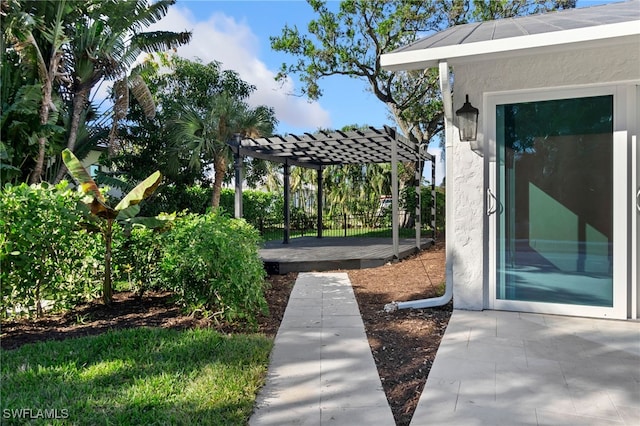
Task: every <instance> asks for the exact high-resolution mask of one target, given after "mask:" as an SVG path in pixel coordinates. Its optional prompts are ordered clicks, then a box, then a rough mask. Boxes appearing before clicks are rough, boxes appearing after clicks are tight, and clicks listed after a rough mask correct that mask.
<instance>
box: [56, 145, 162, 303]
mask: <svg viewBox="0 0 640 426" xmlns="http://www.w3.org/2000/svg"><path fill="white" fill-rule="evenodd" d="M62 159H63V161H64V163H65V164H66V166H67V168H68V169H69V173H70V174H71V176H72V177H73V178H74V179H75V180H76V181H77V182H78V184H79V187H80V190H81V192H82V193H84V194H85V195H86V197H85V198H84V200H83V202H84V203H85V205H86V206H87V207H88V212H89V213H90V216H88V217H87V220H88V221H87V222H86V223H85V226H87V228H88V229H91V230H94V231H98V232H100V234H101V235H102V238H103V240H104V244H105V254H104V281H103V286H102V298H103V301H104V303H105V304H107V305H108V304H110V303H111V298H112V292H113V290H112V284H111V254H112V245H113V232H114V229H113V225H114V223H115V222H117V223H120V224H122V225H123V226H124V227H125V229H126V228H130V227H132V226H133V225H135V224H138V225H142V226H146V227H149V228H162V227H164V226H166V225H167V223H168V222H169V221H170V220H171V219H172V217H169V216H158V217H155V218H150V217H136V215H137V214H138V213H139V212H140V206H139V203H140V202H141V201H143V200H144V199H146V198H148V197H149V196H151V194H153V192H154V191H155V190H156V188H157V187H158V186H159V185H160V182H161V181H162V175H161V174H160V172H158V171H156V172H155V173H153V174H152V175H151V176H149V177H148V178H147V179H145V180H144V181H142V182H140V183H139V184H138V185H137V186H136V187H135V188H133V190H131V192H129V193H128V194H127V195H125V197H124V198H123V199H122V200H120V202H119V203H118V204H117V205H116V206H115V207H110V206H109V205H107V202H106V199H105V197H104V195H103V194H102V192H101V191H100V189H99V188H98V186H97V185H96V183H95V182H94V180H93V179H92V178H91V176H90V175H89V173H88V172H87V170H86V169H85V168H84V167H83V166H82V163H80V160H78V158H77V157H76V156H75V155H73V153H72V152H71V151H69V150H68V149H65V150H64V151H62Z"/></svg>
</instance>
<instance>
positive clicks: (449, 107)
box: [384, 60, 454, 312]
mask: <svg viewBox="0 0 640 426" xmlns="http://www.w3.org/2000/svg"><path fill="white" fill-rule="evenodd" d="M438 66H439V71H440V93H442V103H443V106H444V132H445V156H446V157H445V159H446V170H447V174H448V175H450V179H447V187H449V189H450V188H451V185H452V184H453V181H454V179H453V173H452V164H453V152H452V151H453V150H452V148H453V104H452V100H451V83H450V81H449V65H448V64H447V61H445V60H442V61H440V63H439V64H438ZM447 192H449V193H452V192H451V191H447ZM453 211H454V209H453V197H447V207H446V223H447V224H449V226H448V227H447V243H446V258H447V259H446V262H447V263H446V275H447V280H446V284H445V290H444V294H443V295H442V296H439V297H432V298H429V299H418V300H410V301H408V302H391V303H387V304H386V305H384V310H385V311H386V312H395V311H397V310H398V309H410V308H432V307H435V306H443V305H446V304H447V303H449V302H450V301H451V298H452V297H453V273H452V265H451V262H452V261H453V256H452V243H450V242H449V241H453Z"/></svg>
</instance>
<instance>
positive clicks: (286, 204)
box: [282, 163, 291, 244]
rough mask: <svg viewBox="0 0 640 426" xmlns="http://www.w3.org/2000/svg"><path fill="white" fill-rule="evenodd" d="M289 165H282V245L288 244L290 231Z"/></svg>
mask: <svg viewBox="0 0 640 426" xmlns="http://www.w3.org/2000/svg"><path fill="white" fill-rule="evenodd" d="M289 167H290V166H289V164H288V163H284V173H283V174H284V230H283V231H284V232H283V234H284V239H283V241H282V243H283V244H289V233H290V230H291V223H290V222H291V206H290V205H289V198H290V196H289V189H290V188H289V187H290V182H289V180H290V178H291V170H290V169H289Z"/></svg>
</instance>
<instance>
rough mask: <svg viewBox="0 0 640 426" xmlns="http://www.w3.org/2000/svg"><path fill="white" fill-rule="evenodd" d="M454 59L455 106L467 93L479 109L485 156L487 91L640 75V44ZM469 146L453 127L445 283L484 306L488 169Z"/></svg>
mask: <svg viewBox="0 0 640 426" xmlns="http://www.w3.org/2000/svg"><path fill="white" fill-rule="evenodd" d="M450 65H452V67H453V72H454V97H453V110H454V111H455V110H457V109H458V108H460V107H461V106H462V104H463V103H464V100H465V95H467V94H468V95H469V101H470V102H471V104H472V105H474V106H475V107H477V108H479V109H480V116H479V121H478V142H477V143H476V146H474V148H475V149H479V150H480V151H481V152H482V153H483V155H485V156H486V155H488V146H489V141H488V140H487V138H485V137H484V135H483V129H484V126H485V119H484V118H485V113H486V102H485V101H486V96H487V94H488V93H491V92H506V91H521V90H527V89H536V88H540V89H542V88H544V89H549V88H554V87H557V88H560V87H564V88H567V87H572V86H584V85H593V84H601V83H616V82H620V83H623V82H628V81H638V79H640V49H638V46H637V44H627V45H617V46H616V45H614V46H610V47H598V48H591V49H575V48H574V49H573V50H571V51H568V52H554V53H539V54H531V55H526V56H524V55H523V56H518V57H513V58H509V59H501V60H484V61H476V62H473V63H467V64H464V63H462V64H455V63H452V64H450ZM487 124H490V123H487ZM471 148H472V147H471V146H470V144H469V143H466V142H459V135H458V131H457V129H455V130H454V132H453V144H452V146H451V148H450V149H449V151H448V154H447V155H450V156H451V157H452V158H451V159H450V162H449V163H448V164H450V167H451V168H452V170H447V209H449V208H452V209H453V215H452V217H453V223H447V234H448V236H450V237H452V238H451V239H452V241H447V243H448V244H451V248H450V250H449V253H450V257H451V259H449V262H450V271H448V276H447V281H448V283H447V284H448V285H451V283H453V289H454V292H453V294H454V307H455V308H456V309H470V310H480V309H483V308H485V307H487V301H488V282H489V273H488V269H489V262H488V258H487V256H488V253H489V226H488V223H489V222H488V219H487V215H486V214H485V212H486V193H485V189H486V188H487V187H488V185H489V181H488V179H489V173H488V169H487V168H486V167H485V164H486V163H485V158H484V157H483V156H482V155H479V154H477V153H476V152H474V151H473V150H472V149H471ZM452 228H453V229H452Z"/></svg>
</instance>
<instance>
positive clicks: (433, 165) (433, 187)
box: [431, 156, 438, 241]
mask: <svg viewBox="0 0 640 426" xmlns="http://www.w3.org/2000/svg"><path fill="white" fill-rule="evenodd" d="M436 195H437V194H436V157H435V156H433V157H431V238H433V240H434V241H435V240H436V207H437V206H438V204H437V202H436V201H437V199H436Z"/></svg>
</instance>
